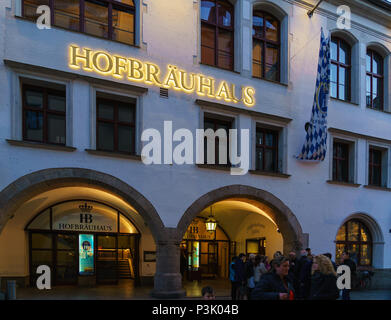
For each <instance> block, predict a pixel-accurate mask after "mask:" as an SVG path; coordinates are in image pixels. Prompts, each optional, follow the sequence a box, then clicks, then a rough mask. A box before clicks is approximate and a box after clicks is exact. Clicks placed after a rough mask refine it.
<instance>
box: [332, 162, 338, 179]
mask: <svg viewBox="0 0 391 320" xmlns="http://www.w3.org/2000/svg"><path fill="white" fill-rule="evenodd" d="M337 162H338V161H337V160H336V159H334V160H333V180H336V181H338V178H337V165H338V163H337Z"/></svg>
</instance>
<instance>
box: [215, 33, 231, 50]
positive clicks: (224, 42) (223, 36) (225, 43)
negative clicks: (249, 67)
mask: <svg viewBox="0 0 391 320" xmlns="http://www.w3.org/2000/svg"><path fill="white" fill-rule="evenodd" d="M218 47H219V51H224V52H227V53H229V54H232V47H233V34H232V32H230V31H225V30H223V29H219V38H218Z"/></svg>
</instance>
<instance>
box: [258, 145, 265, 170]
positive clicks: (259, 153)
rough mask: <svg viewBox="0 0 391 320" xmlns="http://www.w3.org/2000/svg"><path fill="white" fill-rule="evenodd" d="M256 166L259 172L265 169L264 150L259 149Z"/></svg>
mask: <svg viewBox="0 0 391 320" xmlns="http://www.w3.org/2000/svg"><path fill="white" fill-rule="evenodd" d="M256 166H257V170H264V168H263V148H257V156H256Z"/></svg>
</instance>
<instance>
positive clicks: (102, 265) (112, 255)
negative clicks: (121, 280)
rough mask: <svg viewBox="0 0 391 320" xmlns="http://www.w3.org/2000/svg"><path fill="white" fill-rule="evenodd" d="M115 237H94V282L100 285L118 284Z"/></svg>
mask: <svg viewBox="0 0 391 320" xmlns="http://www.w3.org/2000/svg"><path fill="white" fill-rule="evenodd" d="M117 240H118V239H117V236H114V235H96V243H97V246H96V248H97V250H96V281H97V283H101V284H108V283H117V282H118V250H117V247H118V246H117Z"/></svg>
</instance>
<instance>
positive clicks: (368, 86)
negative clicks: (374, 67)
mask: <svg viewBox="0 0 391 320" xmlns="http://www.w3.org/2000/svg"><path fill="white" fill-rule="evenodd" d="M366 90H367V91H366V97H367V99H366V100H367V107H370V108H371V107H372V97H371V96H372V92H371V76H368V75H367V77H366Z"/></svg>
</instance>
